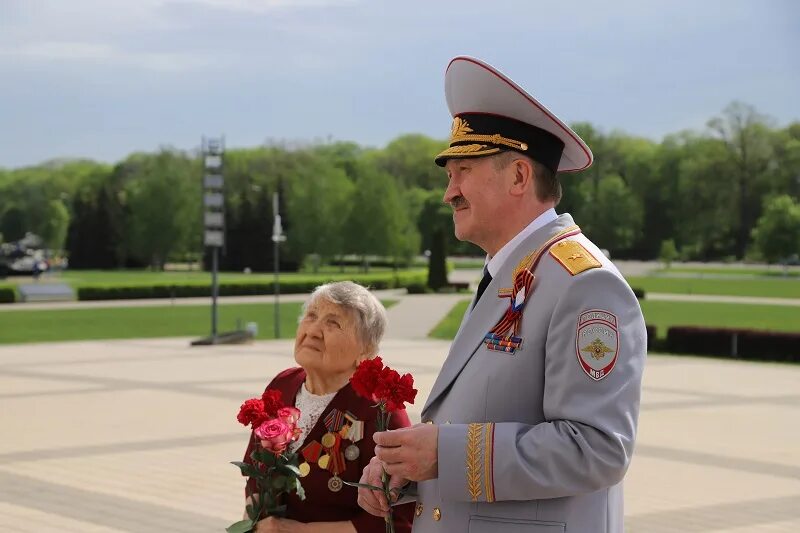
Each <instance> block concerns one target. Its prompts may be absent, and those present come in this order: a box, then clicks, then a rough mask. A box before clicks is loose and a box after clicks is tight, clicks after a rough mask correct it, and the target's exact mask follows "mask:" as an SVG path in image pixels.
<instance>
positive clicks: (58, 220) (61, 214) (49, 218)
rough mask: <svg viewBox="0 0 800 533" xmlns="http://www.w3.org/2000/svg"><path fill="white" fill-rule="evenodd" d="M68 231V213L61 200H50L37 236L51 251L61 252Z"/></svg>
mask: <svg viewBox="0 0 800 533" xmlns="http://www.w3.org/2000/svg"><path fill="white" fill-rule="evenodd" d="M68 229H69V211H68V210H67V207H66V206H65V205H64V202H62V201H61V200H51V201H50V203H49V205H48V210H47V214H46V216H45V218H44V221H43V224H42V226H40V230H39V231H40V233H39V235H40V236H41V237H42V239H43V240H44V243H45V246H46V247H47V248H49V249H51V250H57V251H60V250H63V249H64V245H65V244H66V241H67V230H68Z"/></svg>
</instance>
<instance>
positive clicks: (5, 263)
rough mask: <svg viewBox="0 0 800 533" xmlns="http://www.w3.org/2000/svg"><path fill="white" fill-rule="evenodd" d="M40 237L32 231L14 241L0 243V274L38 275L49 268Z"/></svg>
mask: <svg viewBox="0 0 800 533" xmlns="http://www.w3.org/2000/svg"><path fill="white" fill-rule="evenodd" d="M45 254H46V250H45V249H44V248H43V245H42V239H41V238H40V237H39V236H37V235H34V234H33V233H26V234H25V237H23V238H22V239H20V240H19V241H16V242H9V243H4V244H0V276H3V275H4V274H5V276H33V277H38V276H39V275H40V274H42V273H43V272H46V271H47V270H49V268H50V267H49V264H48V262H47V259H46V255H45Z"/></svg>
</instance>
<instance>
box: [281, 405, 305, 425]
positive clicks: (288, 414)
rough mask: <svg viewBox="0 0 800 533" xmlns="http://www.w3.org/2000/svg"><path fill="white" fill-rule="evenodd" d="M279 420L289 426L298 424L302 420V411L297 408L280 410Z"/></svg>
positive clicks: (282, 408)
mask: <svg viewBox="0 0 800 533" xmlns="http://www.w3.org/2000/svg"><path fill="white" fill-rule="evenodd" d="M278 418H280V419H281V420H283V421H284V422H286V423H287V424H289V425H293V424H296V423H297V421H298V420H299V419H300V409H298V408H296V407H281V408H280V409H278Z"/></svg>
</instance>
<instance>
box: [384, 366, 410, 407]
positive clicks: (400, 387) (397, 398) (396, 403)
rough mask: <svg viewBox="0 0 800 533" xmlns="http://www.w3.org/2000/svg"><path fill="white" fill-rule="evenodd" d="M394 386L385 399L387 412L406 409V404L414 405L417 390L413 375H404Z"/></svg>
mask: <svg viewBox="0 0 800 533" xmlns="http://www.w3.org/2000/svg"><path fill="white" fill-rule="evenodd" d="M393 385H394V387H393V388H392V389H391V390H390V391H389V394H388V395H387V396H386V398H385V399H386V410H387V411H389V412H394V411H399V410H401V409H405V407H406V406H405V404H406V403H414V398H416V396H417V389H415V388H414V377H413V376H412V375H411V374H403V375H402V376H401V377H400V379H398V380H396V381H395V382H394V383H393Z"/></svg>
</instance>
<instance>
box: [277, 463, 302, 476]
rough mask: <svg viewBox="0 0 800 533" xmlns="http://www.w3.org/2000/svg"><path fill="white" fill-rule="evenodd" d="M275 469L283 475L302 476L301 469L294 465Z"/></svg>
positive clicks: (280, 466) (279, 466)
mask: <svg viewBox="0 0 800 533" xmlns="http://www.w3.org/2000/svg"><path fill="white" fill-rule="evenodd" d="M275 469H276V470H277V471H278V472H280V473H281V474H285V475H287V476H291V475H294V476H300V469H299V468H297V467H296V466H294V465H278V466H277V467H275Z"/></svg>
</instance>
